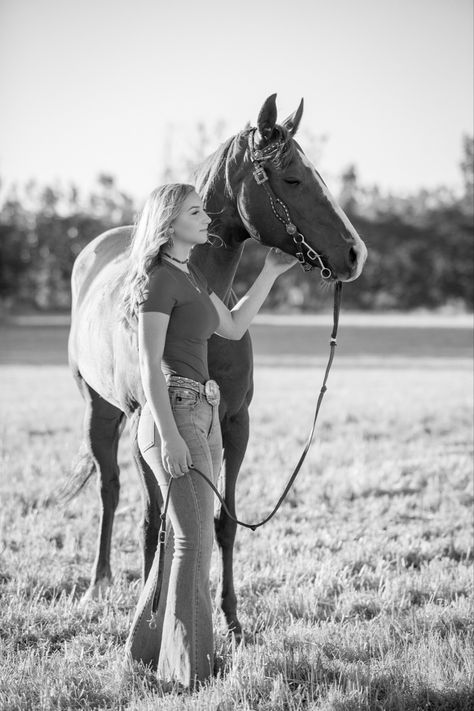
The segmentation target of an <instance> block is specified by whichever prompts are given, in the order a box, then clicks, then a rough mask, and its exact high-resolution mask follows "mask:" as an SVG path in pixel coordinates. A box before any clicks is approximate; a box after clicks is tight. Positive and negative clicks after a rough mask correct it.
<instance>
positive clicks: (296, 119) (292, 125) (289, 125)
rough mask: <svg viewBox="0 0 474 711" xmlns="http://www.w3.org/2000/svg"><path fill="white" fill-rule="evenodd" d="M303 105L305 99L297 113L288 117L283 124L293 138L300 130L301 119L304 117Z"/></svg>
mask: <svg viewBox="0 0 474 711" xmlns="http://www.w3.org/2000/svg"><path fill="white" fill-rule="evenodd" d="M303 103H304V102H303V98H302V99H301V101H300V105H299V106H298V108H297V109H296V111H294V112H293V113H292V114H290V115H289V116H287V117H286V119H285V120H284V121H283V123H282V124H281V125H282V126H284V127H285V128H286V129H287V130H288V131H289V132H290V133H291V135H292V136H294V135H295V133H296V132H297V130H298V126H299V125H300V121H301V117H302V115H303Z"/></svg>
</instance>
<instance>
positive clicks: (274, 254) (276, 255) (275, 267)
mask: <svg viewBox="0 0 474 711" xmlns="http://www.w3.org/2000/svg"><path fill="white" fill-rule="evenodd" d="M294 264H298V259H297V258H296V257H294V256H293V255H292V254H286V252H282V251H281V249H278V247H270V249H269V250H268V252H267V255H266V257H265V268H266V269H271V271H272V272H273V273H274V274H275V276H279V275H280V274H283V272H286V271H287V270H288V269H290V268H291V267H292V266H293V265H294Z"/></svg>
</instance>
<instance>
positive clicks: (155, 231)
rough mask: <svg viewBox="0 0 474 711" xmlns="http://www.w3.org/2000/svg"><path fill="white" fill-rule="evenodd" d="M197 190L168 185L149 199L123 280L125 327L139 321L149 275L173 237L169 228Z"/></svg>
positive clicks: (187, 185)
mask: <svg viewBox="0 0 474 711" xmlns="http://www.w3.org/2000/svg"><path fill="white" fill-rule="evenodd" d="M195 190H196V188H195V186H194V185H191V184H190V183H165V184H164V185H159V186H158V187H157V188H155V189H154V190H153V191H152V192H151V193H150V194H149V196H148V197H147V199H146V201H145V204H144V206H143V208H142V210H141V211H140V212H139V213H138V214H137V217H136V220H135V224H134V226H133V231H132V238H131V242H130V247H129V249H128V253H127V254H126V259H127V263H128V264H129V265H130V268H129V269H128V271H127V274H126V276H125V279H124V285H123V298H122V301H121V305H120V306H121V308H120V312H121V313H120V316H121V320H122V322H123V323H124V324H125V325H128V326H133V325H134V324H136V322H137V319H138V304H139V303H140V301H143V297H144V291H145V288H146V286H147V281H148V275H149V273H150V271H151V270H152V269H153V267H154V266H155V265H156V264H157V263H158V260H159V258H160V250H161V247H162V246H163V245H164V244H167V243H168V240H169V238H170V236H171V235H170V232H169V228H170V225H171V223H172V222H173V220H175V219H176V218H177V217H178V215H179V213H180V212H181V207H182V205H183V202H184V200H185V199H186V198H187V196H188V195H189V194H190V193H191V192H193V191H195Z"/></svg>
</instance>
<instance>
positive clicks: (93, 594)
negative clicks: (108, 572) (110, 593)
mask: <svg viewBox="0 0 474 711" xmlns="http://www.w3.org/2000/svg"><path fill="white" fill-rule="evenodd" d="M110 584H111V581H110V580H109V578H102V580H99V581H98V582H97V583H91V584H90V585H89V587H88V589H87V590H86V592H85V593H84V595H83V596H82V598H81V600H80V602H79V607H84V606H85V605H87V604H88V603H89V602H90V601H91V600H102V598H103V597H104V595H105V593H106V591H107V590H108V588H109V587H110Z"/></svg>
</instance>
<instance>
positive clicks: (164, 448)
mask: <svg viewBox="0 0 474 711" xmlns="http://www.w3.org/2000/svg"><path fill="white" fill-rule="evenodd" d="M161 460H162V462H163V466H164V468H165V469H166V471H167V472H168V473H169V474H170V476H172V477H173V479H179V477H181V476H184V475H185V474H187V473H188V471H189V465H192V463H193V462H192V459H191V454H190V452H189V449H188V445H187V444H186V442H185V440H184V439H183V437H181V435H180V434H177V435H176V436H170V437H167V438H166V439H163V441H162V445H161Z"/></svg>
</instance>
